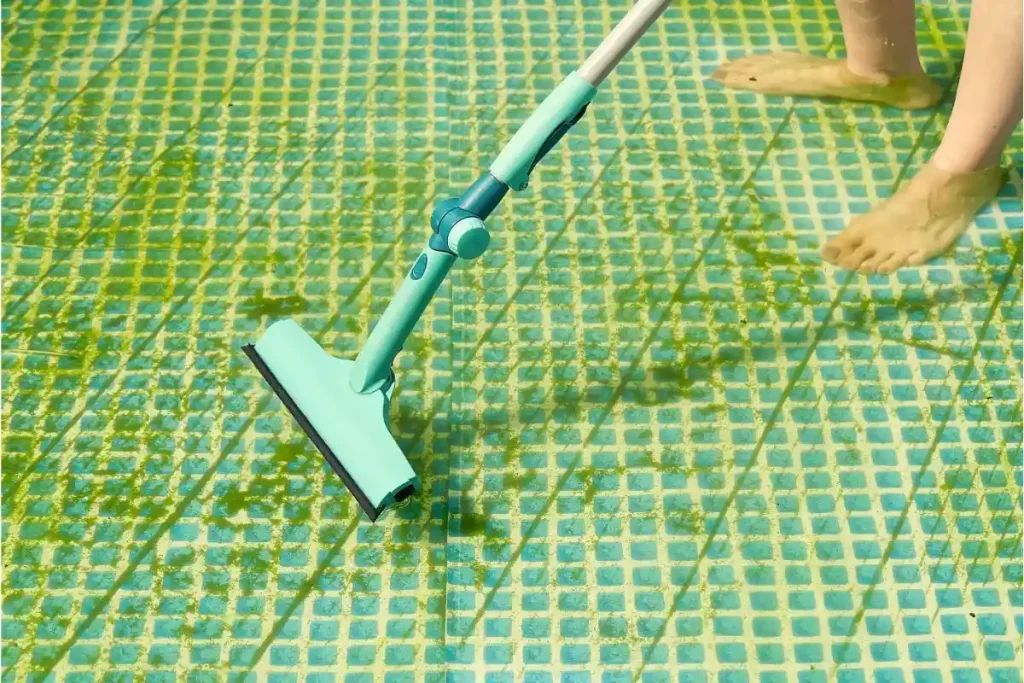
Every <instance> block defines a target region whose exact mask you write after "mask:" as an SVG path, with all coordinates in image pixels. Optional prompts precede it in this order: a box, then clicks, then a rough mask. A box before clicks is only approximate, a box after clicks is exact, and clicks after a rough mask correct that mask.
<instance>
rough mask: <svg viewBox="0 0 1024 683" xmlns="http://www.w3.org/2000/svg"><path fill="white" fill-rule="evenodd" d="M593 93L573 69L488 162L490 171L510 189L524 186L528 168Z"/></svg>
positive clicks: (593, 88)
mask: <svg viewBox="0 0 1024 683" xmlns="http://www.w3.org/2000/svg"><path fill="white" fill-rule="evenodd" d="M595 95H597V88H595V87H594V86H593V85H591V84H590V83H588V82H587V81H585V80H583V78H582V77H580V76H579V74H577V73H576V72H575V71H573V72H572V73H570V74H569V75H568V76H566V77H565V80H563V81H562V82H561V83H560V84H559V85H558V87H557V88H555V89H554V90H553V91H551V94H550V95H548V96H547V97H546V98H545V99H544V101H543V102H541V104H540V106H539V107H537V109H536V110H535V111H534V112H533V114H531V115H530V117H529V118H528V119H526V121H525V122H524V123H523V125H522V126H521V127H520V128H519V130H518V131H516V134H515V135H513V136H512V139H511V140H509V141H508V144H507V145H505V147H504V149H502V150H501V153H500V154H499V155H498V158H497V159H495V160H494V163H493V164H491V174H492V175H493V176H494V177H495V178H497V179H498V180H500V181H502V182H503V183H505V184H506V185H508V186H509V187H510V188H512V189H513V190H525V189H526V186H527V185H528V184H529V181H530V172H531V171H532V170H533V167H534V166H536V165H537V163H538V162H539V161H540V160H541V158H543V156H544V155H545V154H547V153H548V151H550V150H551V148H552V147H554V146H555V144H556V143H557V142H558V140H559V139H560V138H561V137H562V135H564V134H565V132H566V131H567V130H569V128H571V127H572V126H573V124H575V123H576V121H578V120H579V118H580V117H581V116H582V115H583V111H584V110H585V109H586V108H587V105H588V104H590V102H591V100H593V99H594V96H595Z"/></svg>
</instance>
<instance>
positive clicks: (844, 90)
mask: <svg viewBox="0 0 1024 683" xmlns="http://www.w3.org/2000/svg"><path fill="white" fill-rule="evenodd" d="M836 7H837V9H838V10H839V19H840V21H841V23H842V26H843V38H844V41H845V43H846V58H835V59H829V58H825V57H812V56H809V55H801V54H796V53H792V52H777V53H772V54H762V55H748V56H746V57H742V58H740V59H736V60H733V61H731V62H726V63H725V64H723V65H722V66H720V67H719V68H718V69H717V70H716V71H715V72H714V73H713V74H712V75H711V78H713V79H715V80H717V81H719V82H721V83H722V84H724V85H726V86H728V87H730V88H735V89H738V90H753V91H756V92H762V93H766V94H772V95H807V96H811V97H838V98H842V99H849V100H859V101H865V102H876V103H880V104H887V105H891V106H895V107H900V108H903V109H922V108H927V107H930V106H932V105H934V104H935V103H936V102H938V100H939V98H940V97H941V96H942V91H941V89H940V88H939V86H938V85H937V84H936V83H935V82H934V81H932V80H931V79H930V78H929V77H928V76H926V75H925V74H924V71H923V69H922V68H921V62H920V60H919V59H918V55H917V38H916V35H915V24H914V2H913V0H836Z"/></svg>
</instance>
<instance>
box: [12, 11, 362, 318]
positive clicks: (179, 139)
mask: <svg viewBox="0 0 1024 683" xmlns="http://www.w3.org/2000/svg"><path fill="white" fill-rule="evenodd" d="M316 8H317V5H316V3H312V4H310V5H309V6H308V7H306V8H305V9H302V10H300V12H299V15H300V18H297V19H296V20H295V21H293V22H292V23H291V24H289V26H288V29H289V30H288V31H282V32H281V33H280V34H279V35H277V36H276V37H275V38H274V39H272V40H270V41H268V44H267V47H266V49H265V50H264V51H263V54H261V55H260V56H259V57H258V58H257V59H254V60H253V61H252V63H251V64H250V65H249V66H248V67H247V68H246V69H244V70H242V71H240V72H238V73H236V74H235V77H234V78H233V79H232V81H231V84H230V85H229V86H228V87H227V89H226V90H224V92H223V93H221V96H220V97H219V98H218V99H217V101H216V102H214V103H213V104H211V105H209V106H208V107H206V109H205V111H200V113H199V117H198V118H197V119H196V120H195V121H194V122H193V123H191V124H190V125H189V127H188V128H187V129H185V130H184V131H182V132H181V133H180V134H179V135H177V136H176V137H175V138H174V140H173V141H172V142H171V143H170V144H168V145H167V147H165V148H164V149H163V150H162V151H161V152H160V153H159V154H158V155H156V156H155V157H153V159H152V160H151V161H150V162H149V163H148V164H147V165H146V167H145V169H144V170H143V172H142V173H139V174H136V175H135V177H134V179H132V180H130V181H129V183H128V186H127V187H126V188H125V190H124V191H123V192H122V193H121V194H119V195H118V196H117V197H116V198H115V199H114V200H113V202H112V203H111V205H110V207H109V208H107V209H106V210H105V211H103V212H102V213H101V214H100V215H99V218H98V219H96V218H95V217H92V218H91V219H90V220H91V221H93V222H95V223H96V225H92V226H90V227H89V228H87V229H86V230H85V231H84V232H83V233H82V234H81V235H79V236H78V238H77V240H76V242H75V244H72V245H69V246H66V247H63V246H62V247H53V246H49V245H43V246H40V247H38V248H40V249H48V250H52V251H58V250H59V251H73V250H77V249H89V248H90V247H88V246H87V245H86V244H85V241H86V240H87V239H88V238H89V236H90V235H92V234H93V233H95V232H97V231H99V230H100V225H99V224H102V223H103V222H104V221H105V220H106V219H107V218H109V217H110V216H111V215H112V214H113V213H114V212H115V211H116V210H117V209H118V207H120V206H121V204H122V203H123V202H124V201H125V200H126V199H127V198H128V196H129V194H130V193H131V192H132V191H133V190H134V189H135V188H136V187H137V186H138V185H139V184H140V183H142V181H143V180H146V179H147V178H148V177H149V176H148V175H147V174H148V172H149V171H150V170H151V169H152V168H153V167H154V166H156V164H157V163H159V162H160V161H161V160H162V159H163V158H164V157H165V156H166V155H167V154H169V153H170V152H171V151H173V150H176V149H178V148H179V147H181V146H182V145H184V144H185V143H186V140H187V139H188V137H189V136H190V135H191V134H192V133H193V132H194V131H195V130H197V129H198V128H199V126H200V124H202V123H203V122H204V121H206V120H207V117H209V116H210V115H211V114H212V112H213V110H214V109H216V108H217V107H218V106H219V105H220V104H221V103H222V102H224V100H225V99H226V98H228V97H229V96H230V95H231V93H232V92H233V91H234V90H235V88H236V87H237V86H238V84H239V82H240V81H241V80H243V79H245V78H247V77H249V76H250V75H251V74H252V73H253V72H254V71H256V68H257V67H258V66H259V65H260V64H261V63H262V62H263V61H264V60H265V59H266V58H267V57H268V56H269V55H270V53H271V51H273V50H274V49H275V48H276V47H277V46H278V45H279V44H280V43H281V42H282V41H283V40H284V39H285V38H287V37H288V36H289V35H290V29H292V28H293V27H294V26H295V25H296V24H298V23H299V21H301V15H303V14H305V13H306V12H307V11H309V10H312V9H316ZM371 91H372V88H371V90H368V91H367V95H369V94H370V92H371ZM109 151H110V150H109V149H108V150H105V151H104V153H106V152H109ZM249 161H251V160H250V159H247V160H246V163H245V166H243V168H247V167H248V164H249ZM66 179H67V176H65V178H64V179H63V180H66ZM184 194H185V196H188V195H190V194H191V193H189V192H188V190H186V192H185V193H184ZM258 196H262V195H258ZM268 211H269V210H265V211H264V214H266V213H267V212H268ZM104 250H106V251H109V250H117V246H116V245H115V246H113V247H105V248H104ZM59 265H60V263H59V262H56V261H55V262H54V263H52V264H51V265H50V266H49V267H48V268H47V269H46V271H44V272H43V274H42V275H40V276H39V277H37V278H36V279H35V280H33V281H32V287H31V288H30V289H29V290H28V291H27V292H24V293H23V294H20V295H19V296H18V298H17V299H15V300H14V301H13V302H12V303H11V305H10V307H5V309H4V311H3V318H4V319H5V320H7V319H8V318H10V317H11V316H13V315H15V314H16V313H21V311H19V310H18V308H19V307H21V306H22V305H23V304H24V303H25V302H26V301H28V299H29V297H31V296H32V295H33V294H35V292H36V291H37V290H38V289H39V287H41V286H42V284H43V282H45V281H46V280H47V279H48V278H49V276H50V274H51V273H53V271H54V270H56V269H57V268H58V267H59Z"/></svg>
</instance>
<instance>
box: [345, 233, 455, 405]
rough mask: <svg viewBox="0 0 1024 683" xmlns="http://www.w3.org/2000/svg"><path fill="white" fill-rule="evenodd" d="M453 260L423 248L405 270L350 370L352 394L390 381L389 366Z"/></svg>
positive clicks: (374, 389) (363, 391)
mask: <svg viewBox="0 0 1024 683" xmlns="http://www.w3.org/2000/svg"><path fill="white" fill-rule="evenodd" d="M455 258H456V256H455V255H454V254H449V253H448V252H444V251H436V250H434V249H433V248H431V247H430V246H427V247H425V248H424V249H423V251H422V252H421V253H420V255H419V258H417V259H416V263H414V264H413V267H412V268H411V269H410V270H409V273H408V274H407V275H406V276H405V280H404V281H403V282H402V286H401V287H399V288H398V291H397V292H396V293H395V298H393V299H392V300H391V303H390V304H388V307H387V309H385V311H384V315H382V316H381V317H380V320H378V321H377V324H376V325H375V326H374V328H373V331H372V332H370V337H369V338H368V339H367V340H366V344H364V345H363V348H362V350H361V351H360V352H359V355H358V356H357V357H356V361H355V365H354V366H353V367H352V376H351V385H352V389H353V391H357V392H359V393H361V394H362V393H366V392H369V391H376V390H377V389H381V388H383V387H384V386H385V385H386V384H387V383H388V382H390V381H391V374H392V373H391V363H392V362H394V360H395V356H397V355H398V352H399V351H401V350H402V346H403V345H404V344H405V340H406V339H408V337H409V333H411V332H412V331H413V329H414V328H415V327H416V323H417V322H418V321H419V319H420V316H422V315H423V312H424V311H425V310H427V305H428V304H429V303H430V300H431V299H432V298H433V297H434V294H435V293H436V292H437V289H438V287H440V286H441V283H442V282H444V279H445V277H446V276H447V275H448V271H449V270H451V267H452V264H454V263H455Z"/></svg>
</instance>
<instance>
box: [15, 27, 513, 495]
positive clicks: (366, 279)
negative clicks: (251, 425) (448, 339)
mask: <svg viewBox="0 0 1024 683" xmlns="http://www.w3.org/2000/svg"><path fill="white" fill-rule="evenodd" d="M411 47H412V45H409V46H407V51H408V48H411ZM506 106H507V104H506ZM503 109H504V107H502V108H501V109H500V110H499V111H501V110H503ZM335 133H337V131H335ZM329 139H330V138H328V141H329ZM318 150H319V147H318V148H317V149H315V150H314V155H315V154H316V152H317V151H318ZM293 180H294V179H293ZM282 193H283V190H282ZM438 195H439V191H437V190H435V192H434V193H433V194H431V195H430V197H428V198H427V203H428V204H429V203H430V202H431V201H433V200H434V199H436V198H437V196H438ZM369 199H370V197H367V199H366V200H365V201H364V205H365V203H366V202H367V201H369ZM412 229H413V228H411V227H410V228H406V229H405V230H403V232H402V233H400V234H399V235H398V236H397V238H396V240H395V241H394V242H392V243H391V244H389V245H388V247H387V249H385V250H384V251H383V252H382V254H381V256H380V258H378V260H377V261H376V262H375V263H374V264H373V267H372V268H371V269H370V272H369V273H368V274H367V275H365V276H364V277H363V278H362V279H361V280H360V281H359V283H358V284H357V286H356V288H355V289H354V290H353V291H352V292H350V293H349V294H348V296H347V297H346V299H345V300H344V302H343V304H342V306H341V307H344V306H346V305H349V304H351V303H352V302H353V301H354V300H355V298H356V297H357V296H358V295H359V294H360V293H361V292H362V290H363V289H365V287H366V286H367V285H368V284H369V282H370V280H371V279H372V277H373V274H374V273H376V271H377V270H379V269H380V268H381V267H382V266H383V264H384V263H385V262H386V260H387V258H388V257H390V255H391V252H392V251H393V250H394V249H396V248H397V247H398V246H399V245H400V244H401V243H402V240H403V238H404V237H405V235H407V234H408V233H409V232H411V230H412ZM243 236H244V235H243ZM235 246H237V242H236V245H235ZM221 262H222V260H217V261H215V262H214V263H213V264H212V266H211V268H210V269H209V270H208V272H207V273H205V274H204V276H203V277H202V278H201V279H200V283H199V284H202V282H204V281H205V279H206V278H207V277H208V276H209V275H210V273H211V272H212V271H213V270H214V267H215V266H218V265H220V264H221ZM173 314H174V311H172V312H171V313H170V314H169V315H168V316H167V317H166V318H165V320H163V321H162V323H161V325H160V326H159V327H158V328H157V329H156V330H155V331H154V332H152V333H151V335H150V337H149V338H147V340H146V342H145V344H143V345H142V347H140V348H144V347H145V345H146V344H148V343H149V341H151V340H152V338H155V336H156V335H157V334H159V333H160V332H161V331H162V329H163V327H164V326H166V324H167V322H168V321H169V319H170V317H172V316H173ZM339 317H340V313H339V312H336V313H334V314H333V315H332V316H331V317H330V318H329V319H328V322H327V323H326V324H325V325H324V326H322V327H321V328H320V330H319V332H318V333H317V337H318V338H320V337H322V335H323V334H324V333H325V332H326V331H327V330H329V329H330V327H332V326H333V324H334V323H336V322H337V320H338V319H339ZM137 356H138V352H133V353H132V354H130V355H129V357H128V360H127V361H125V363H122V364H121V366H120V367H119V370H118V371H117V372H116V373H114V374H113V379H112V380H111V384H108V385H106V386H105V387H104V390H106V389H107V388H109V386H111V385H112V383H113V381H116V377H118V376H120V374H121V372H122V370H123V366H124V365H125V364H127V363H128V362H129V361H131V360H133V359H134V358H136V357H137ZM263 407H265V406H260V407H259V408H258V409H257V411H256V414H257V415H258V414H260V413H261V412H262V408H263ZM86 410H87V409H83V410H82V411H80V412H79V413H78V414H76V416H75V418H74V419H73V420H72V421H71V422H70V423H69V424H68V425H67V428H66V429H64V430H63V431H61V432H60V433H59V434H58V436H57V437H56V438H58V439H59V438H63V437H64V436H66V435H67V433H68V432H69V431H70V429H71V428H72V427H73V426H74V425H75V424H76V423H77V422H78V420H80V419H81V417H82V416H83V415H84V413H85V412H86ZM437 412H439V411H435V413H434V414H435V415H436V413H437ZM421 435H422V431H420V432H418V433H417V434H416V437H419V436H421ZM411 440H415V438H414V439H411ZM51 452H52V449H49V450H46V451H45V452H44V453H42V454H41V455H40V456H39V457H38V458H36V459H35V460H33V461H32V463H31V464H30V465H29V466H28V467H27V468H26V469H25V470H23V472H22V475H21V476H20V477H19V478H18V479H16V480H15V481H14V482H13V483H12V484H11V486H12V487H13V491H10V492H8V493H6V494H5V496H6V497H8V498H10V497H12V496H15V495H16V494H17V491H18V487H20V485H21V483H22V482H23V481H24V480H25V479H26V478H27V477H28V476H29V475H30V474H31V470H32V469H33V468H34V467H35V466H36V465H38V463H39V462H40V461H41V460H42V459H43V458H44V457H46V456H47V455H49V454H50V453H51Z"/></svg>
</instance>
